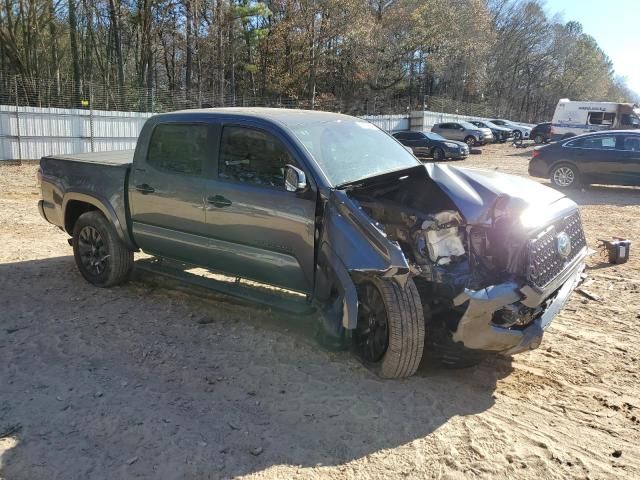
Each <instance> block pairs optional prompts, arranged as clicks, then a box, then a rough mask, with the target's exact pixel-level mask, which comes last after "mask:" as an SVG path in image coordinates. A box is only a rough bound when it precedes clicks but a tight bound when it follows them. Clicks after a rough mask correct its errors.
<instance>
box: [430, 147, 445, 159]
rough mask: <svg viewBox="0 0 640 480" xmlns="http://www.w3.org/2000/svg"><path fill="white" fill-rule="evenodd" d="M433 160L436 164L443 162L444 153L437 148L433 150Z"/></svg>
mask: <svg viewBox="0 0 640 480" xmlns="http://www.w3.org/2000/svg"><path fill="white" fill-rule="evenodd" d="M433 159H434V160H435V161H436V162H438V161H440V160H444V151H443V150H442V149H441V148H440V147H437V148H435V149H434V150H433Z"/></svg>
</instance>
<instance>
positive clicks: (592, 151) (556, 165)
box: [529, 130, 640, 188]
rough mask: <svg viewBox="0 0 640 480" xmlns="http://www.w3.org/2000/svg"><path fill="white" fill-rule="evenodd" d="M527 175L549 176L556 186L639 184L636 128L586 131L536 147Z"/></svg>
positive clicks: (639, 144)
mask: <svg viewBox="0 0 640 480" xmlns="http://www.w3.org/2000/svg"><path fill="white" fill-rule="evenodd" d="M529 175H532V176H534V177H541V178H549V179H550V180H551V183H553V184H554V185H555V186H556V187H559V188H572V187H577V186H579V185H589V184H591V183H599V184H609V185H640V131H637V130H635V131H634V130H610V131H607V132H598V133H590V134H585V135H579V136H576V137H572V138H569V139H565V140H560V141H558V142H554V143H550V144H549V145H545V146H543V147H536V148H535V149H534V151H533V156H532V158H531V160H530V161H529Z"/></svg>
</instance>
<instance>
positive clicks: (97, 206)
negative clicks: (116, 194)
mask: <svg viewBox="0 0 640 480" xmlns="http://www.w3.org/2000/svg"><path fill="white" fill-rule="evenodd" d="M93 210H97V211H99V212H101V213H102V214H103V215H104V216H105V218H106V219H107V220H109V221H110V222H111V223H112V225H113V226H114V228H115V229H116V232H117V233H118V237H120V239H121V240H122V241H123V242H124V243H125V245H127V246H128V247H129V248H130V249H132V250H138V248H137V247H136V246H135V244H134V243H133V242H132V240H131V237H130V236H129V233H128V231H127V228H126V225H124V226H123V225H122V223H121V222H120V220H118V216H117V214H116V212H115V210H114V209H113V207H112V206H111V205H110V204H109V203H108V202H107V201H105V200H103V199H100V198H98V197H95V196H93V195H88V194H86V193H83V192H73V191H72V192H67V193H66V194H65V196H64V199H63V201H62V212H63V219H64V229H65V231H66V232H67V233H68V234H69V235H73V227H74V225H75V223H76V222H77V221H78V218H79V217H80V215H82V214H83V213H85V212H90V211H93Z"/></svg>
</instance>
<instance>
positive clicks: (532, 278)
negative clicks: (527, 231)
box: [527, 210, 587, 288]
mask: <svg viewBox="0 0 640 480" xmlns="http://www.w3.org/2000/svg"><path fill="white" fill-rule="evenodd" d="M562 232H564V233H566V234H567V235H568V236H569V238H570V239H571V252H570V253H569V255H567V256H566V257H563V256H561V255H560V254H559V253H558V246H557V238H558V235H560V234H561V233H562ZM586 245H587V241H586V239H585V237H584V232H583V230H582V222H581V220H580V213H579V212H578V211H577V210H576V211H575V212H574V213H572V214H571V215H569V216H568V217H565V218H563V219H562V220H559V221H557V222H556V223H555V224H553V225H552V226H550V227H549V228H547V230H545V231H544V232H543V233H542V234H540V235H539V236H538V237H537V238H535V239H533V240H530V241H529V261H528V262H527V264H528V271H527V280H528V281H529V282H530V283H531V284H533V285H534V286H536V287H539V288H543V287H545V286H546V285H548V284H549V283H550V282H551V281H552V280H553V279H554V278H556V277H557V276H558V275H560V273H562V271H563V270H564V268H565V267H566V265H567V264H568V263H569V262H571V260H573V259H574V258H575V257H576V256H577V255H578V254H579V253H580V251H581V250H582V248H583V247H585V246H586Z"/></svg>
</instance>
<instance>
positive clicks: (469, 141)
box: [464, 135, 476, 147]
mask: <svg viewBox="0 0 640 480" xmlns="http://www.w3.org/2000/svg"><path fill="white" fill-rule="evenodd" d="M464 143H466V144H467V145H469V146H470V147H473V146H474V145H475V144H476V139H475V137H473V136H472V135H469V136H468V137H467V138H465V139H464Z"/></svg>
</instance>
